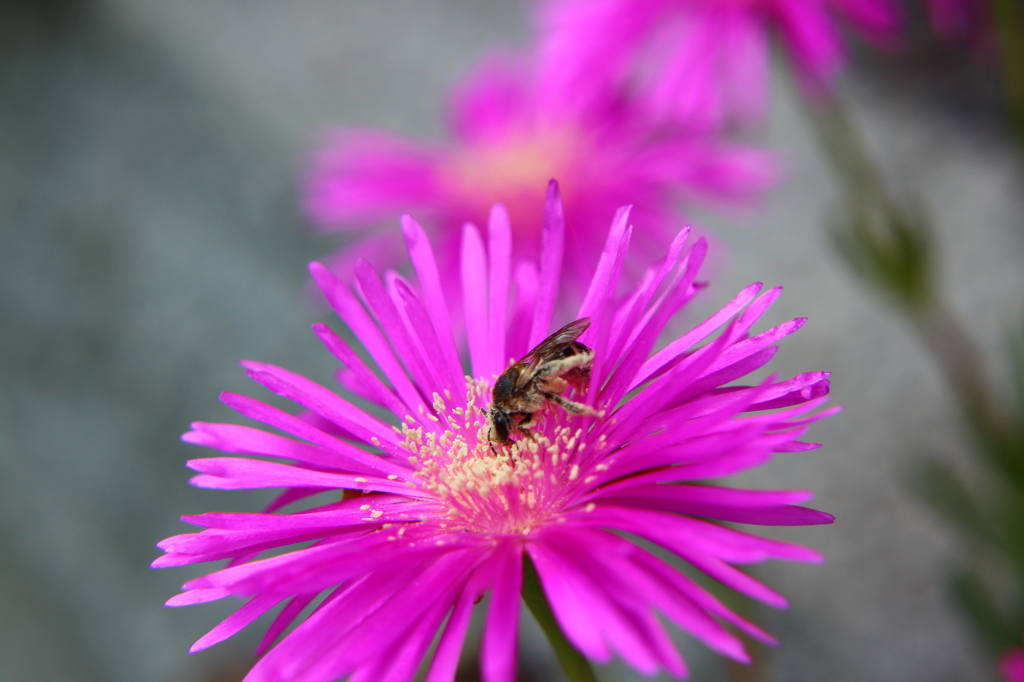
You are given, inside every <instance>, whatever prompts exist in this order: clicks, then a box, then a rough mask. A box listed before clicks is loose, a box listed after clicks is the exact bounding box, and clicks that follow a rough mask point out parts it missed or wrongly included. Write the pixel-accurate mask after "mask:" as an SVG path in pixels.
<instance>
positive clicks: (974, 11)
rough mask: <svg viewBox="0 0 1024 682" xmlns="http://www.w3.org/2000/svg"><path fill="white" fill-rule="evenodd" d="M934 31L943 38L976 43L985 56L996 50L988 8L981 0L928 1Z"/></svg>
mask: <svg viewBox="0 0 1024 682" xmlns="http://www.w3.org/2000/svg"><path fill="white" fill-rule="evenodd" d="M925 4H926V5H927V6H928V15H929V17H930V19H931V25H932V30H933V31H934V32H935V35H937V36H938V37H939V38H943V39H946V40H951V39H961V40H967V41H968V42H970V43H972V45H973V46H974V48H975V50H976V51H977V52H978V53H979V54H982V53H983V52H991V51H992V50H993V49H995V45H994V43H995V36H994V35H993V27H992V26H991V22H990V19H989V16H988V7H987V5H986V3H984V2H978V0H925Z"/></svg>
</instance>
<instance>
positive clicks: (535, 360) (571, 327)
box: [519, 317, 590, 383]
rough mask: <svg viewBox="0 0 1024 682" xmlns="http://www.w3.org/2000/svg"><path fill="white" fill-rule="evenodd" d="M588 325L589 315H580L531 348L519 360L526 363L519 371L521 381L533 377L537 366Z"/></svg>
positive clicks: (577, 336)
mask: <svg viewBox="0 0 1024 682" xmlns="http://www.w3.org/2000/svg"><path fill="white" fill-rule="evenodd" d="M589 326H590V318H589V317H581V318H580V319H578V320H576V321H575V322H570V323H569V324H567V325H565V326H564V327H562V328H561V329H559V330H558V331H556V332H555V333H554V334H552V335H551V336H549V337H548V338H546V339H544V340H543V341H541V342H540V343H539V344H537V347H536V348H534V349H533V350H531V351H530V352H529V353H527V354H526V356H525V357H524V358H523V359H522V360H520V361H519V362H520V363H527V362H528V364H527V365H526V368H525V369H524V370H523V371H522V372H520V373H519V376H520V377H522V383H526V382H528V381H529V380H530V379H532V378H533V375H534V374H535V373H536V371H537V368H538V367H540V366H541V365H542V364H544V362H546V361H547V360H549V359H551V356H552V355H555V354H557V353H558V351H560V350H561V349H562V348H563V347H564V346H566V345H568V344H570V343H572V342H573V341H575V340H576V339H578V338H579V337H580V335H582V334H583V332H585V331H587V327H589Z"/></svg>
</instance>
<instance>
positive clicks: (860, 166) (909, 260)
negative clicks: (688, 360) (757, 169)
mask: <svg viewBox="0 0 1024 682" xmlns="http://www.w3.org/2000/svg"><path fill="white" fill-rule="evenodd" d="M994 1H999V0H994ZM1014 1H1016V0H1014ZM1022 66H1024V65H1022ZM807 110H808V112H809V116H810V119H811V121H812V122H813V124H814V128H815V130H816V131H817V133H818V137H819V139H820V141H821V143H822V147H823V148H824V150H825V152H826V155H827V156H828V158H829V160H830V161H831V163H832V165H833V166H834V168H835V170H836V172H837V174H838V176H839V178H840V181H841V184H842V191H843V193H844V195H845V196H844V199H845V202H846V209H847V211H848V218H849V221H848V222H847V223H846V224H845V225H844V226H843V228H841V231H840V233H839V235H838V239H839V242H840V245H841V247H842V250H843V253H844V255H845V256H846V257H847V260H848V261H849V262H850V263H851V265H852V266H853V268H854V270H855V271H856V272H857V273H858V274H859V275H860V276H861V278H862V279H864V280H866V281H867V282H868V283H869V284H871V285H874V286H876V287H877V288H879V289H880V290H882V291H883V292H884V293H885V294H887V295H889V296H890V298H892V299H893V300H894V301H895V302H896V303H897V304H898V305H897V309H898V310H899V311H900V312H902V313H903V314H904V316H905V317H906V319H907V321H908V322H909V323H910V325H911V326H912V327H913V329H914V330H915V331H916V332H917V334H918V335H919V336H920V338H921V340H922V342H923V343H924V345H925V347H926V348H927V349H928V350H929V352H930V353H931V354H932V356H933V357H934V358H935V360H936V361H937V363H938V365H939V367H940V368H941V370H942V372H943V374H944V375H945V378H946V381H947V382H948V383H949V386H950V388H951V389H952V391H953V393H954V395H955V396H956V399H957V402H958V404H959V406H960V409H961V410H962V412H963V414H964V418H965V420H966V422H967V424H968V425H969V426H970V428H971V431H972V432H973V433H974V435H975V436H976V437H977V438H978V440H979V443H980V444H981V445H982V447H983V448H984V450H985V451H986V452H987V453H988V454H990V455H992V456H993V457H994V458H995V460H996V462H997V463H998V464H999V465H1000V466H1001V467H1002V468H1005V467H1006V466H1010V467H1011V468H1014V469H1018V468H1020V465H1019V464H1016V463H1014V462H1011V461H1010V459H1013V458H1009V459H1008V458H1007V456H1006V454H1007V453H1006V448H1004V447H1003V445H1002V444H1003V443H1004V442H1006V439H1005V438H1004V435H1005V434H1004V432H1003V427H1002V420H1001V419H1000V418H999V416H998V415H997V411H996V402H995V400H994V398H993V394H992V391H991V389H990V387H989V385H988V383H987V381H986V380H985V376H984V374H985V373H984V366H983V362H982V356H981V353H980V352H979V351H978V349H977V347H976V346H975V344H974V341H973V340H972V339H971V337H970V335H969V334H968V333H967V331H966V330H965V329H964V327H963V326H962V325H961V324H960V322H959V321H958V320H957V318H956V316H955V315H954V314H953V313H952V311H951V310H950V308H949V306H948V305H946V303H945V302H944V301H943V299H942V294H941V292H940V290H939V288H938V287H937V286H936V285H935V279H934V263H933V262H932V261H933V258H934V249H933V244H932V242H933V238H934V235H933V234H932V229H931V226H930V225H929V223H928V221H927V219H926V218H925V217H924V216H922V215H919V214H915V213H911V212H910V211H907V210H906V209H905V208H904V207H903V206H902V205H901V204H900V203H899V202H898V201H897V200H896V199H895V198H894V197H893V196H892V194H891V193H890V192H889V190H888V188H887V187H886V185H885V182H884V180H883V178H882V176H881V174H880V173H879V172H878V170H877V169H876V167H875V165H874V164H873V163H872V161H871V158H870V156H869V155H868V153H867V151H866V149H865V147H864V145H863V144H862V143H861V140H860V137H859V136H858V135H857V133H856V130H855V129H854V127H853V125H852V124H851V122H850V120H849V117H848V116H847V114H846V112H845V111H844V110H843V108H842V107H841V106H840V104H839V103H838V101H836V100H833V101H832V102H830V103H825V104H816V105H808V107H807ZM1015 473H1016V474H1018V475H1020V474H1021V473H1022V472H1020V471H1017V472H1015ZM1017 480H1019V481H1021V482H1022V484H1024V475H1020V477H1019V478H1018V479H1017Z"/></svg>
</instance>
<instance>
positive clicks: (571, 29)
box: [537, 0, 952, 128]
mask: <svg viewBox="0 0 1024 682" xmlns="http://www.w3.org/2000/svg"><path fill="white" fill-rule="evenodd" d="M950 1H952V0H933V2H950ZM943 16H946V15H945V14H943ZM837 18H841V19H843V23H844V24H845V25H846V26H849V27H851V28H853V29H854V30H855V31H856V32H857V33H858V34H859V35H860V36H861V37H863V38H865V39H866V40H868V41H869V42H871V43H872V44H875V45H879V46H887V45H891V44H892V43H893V42H894V41H895V39H896V37H897V35H898V34H899V31H900V30H901V28H902V23H903V18H902V14H901V10H900V5H899V3H897V2H895V0H744V1H743V2H735V1H734V0H547V2H543V3H540V5H539V10H538V12H537V23H538V24H539V26H540V29H541V33H542V38H541V47H540V53H541V56H542V63H543V72H544V78H545V87H546V88H547V89H548V90H552V91H560V92H571V93H573V97H574V98H575V99H576V100H583V101H593V100H600V99H601V98H602V97H607V96H609V95H608V93H615V92H620V91H622V90H623V89H625V90H626V91H627V95H628V96H630V97H633V98H635V99H637V100H639V101H640V102H641V103H643V105H644V108H645V109H646V110H647V111H648V112H650V113H651V114H653V116H654V117H655V118H656V119H658V120H671V121H675V122H678V123H682V124H684V125H686V126H689V127H691V128H714V127H717V126H721V125H723V124H729V123H740V124H749V123H751V122H757V121H759V120H760V119H762V118H763V116H764V112H765V108H766V102H767V94H768V87H767V84H768V74H769V60H770V54H771V50H770V44H771V42H772V40H771V39H772V38H776V37H777V38H778V39H779V40H778V42H779V43H781V45H782V46H783V48H784V49H785V51H786V52H787V53H788V54H789V56H790V59H791V61H792V63H793V65H794V67H795V70H796V73H797V76H798V77H799V79H800V80H801V82H802V84H803V85H804V86H805V88H806V89H807V91H808V93H809V94H811V95H815V96H817V95H821V94H825V93H827V92H828V90H829V89H830V87H831V85H832V81H833V80H834V79H835V77H836V75H837V73H838V72H839V71H840V69H841V67H842V65H843V63H844V62H845V60H846V47H845V41H844V38H843V31H842V30H841V27H840V26H839V23H838V22H837V21H836V19H837Z"/></svg>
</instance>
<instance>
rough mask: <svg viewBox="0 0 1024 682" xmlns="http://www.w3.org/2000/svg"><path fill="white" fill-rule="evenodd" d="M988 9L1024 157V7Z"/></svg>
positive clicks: (1002, 1) (1007, 1)
mask: <svg viewBox="0 0 1024 682" xmlns="http://www.w3.org/2000/svg"><path fill="white" fill-rule="evenodd" d="M988 9H989V14H990V16H991V17H992V23H993V25H994V26H995V30H996V38H997V39H998V41H999V58H1000V64H1001V67H1002V70H1003V88H1004V90H1005V93H1006V105H1007V109H1008V110H1009V114H1010V124H1011V126H1012V127H1013V132H1014V134H1015V135H1016V136H1017V143H1018V144H1019V145H1020V147H1021V153H1022V154H1024V5H1022V4H1021V2H1020V0H988Z"/></svg>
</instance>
